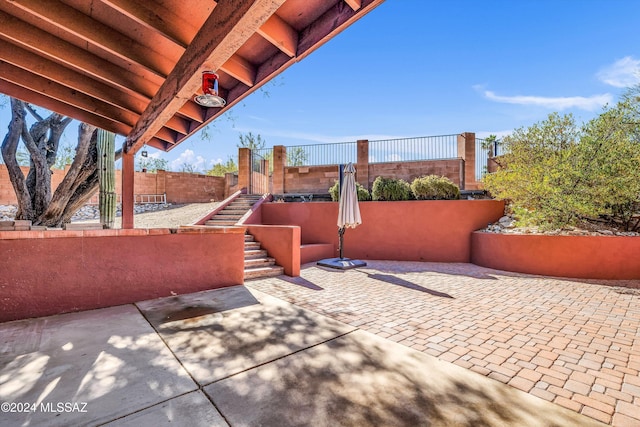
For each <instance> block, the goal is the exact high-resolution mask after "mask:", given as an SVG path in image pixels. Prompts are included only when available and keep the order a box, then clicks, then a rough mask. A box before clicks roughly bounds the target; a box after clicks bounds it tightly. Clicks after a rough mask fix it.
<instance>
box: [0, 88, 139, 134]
mask: <svg viewBox="0 0 640 427" xmlns="http://www.w3.org/2000/svg"><path fill="white" fill-rule="evenodd" d="M0 92H2V93H4V94H6V95H8V96H11V97H13V98H17V99H22V100H24V101H26V102H29V103H32V104H35V105H38V106H40V107H42V108H46V109H48V110H50V111H55V112H56V113H59V114H63V115H65V116H69V117H73V118H75V119H76V120H80V121H82V122H85V123H90V124H92V125H94V126H97V127H99V128H101V129H104V130H108V131H110V132H113V133H116V134H118V135H127V133H128V132H129V130H130V129H131V126H127V125H125V124H122V123H118V122H114V121H113V120H110V119H107V118H105V117H102V116H99V115H97V114H94V113H92V112H89V111H86V110H84V109H81V108H77V107H74V106H72V105H70V104H69V103H67V102H66V101H64V102H61V101H58V100H57V99H54V98H50V97H49V96H47V95H44V94H42V93H40V92H36V91H33V90H31V89H28V88H25V87H22V86H18V85H16V84H14V83H11V82H9V81H6V80H4V79H2V78H1V77H0Z"/></svg>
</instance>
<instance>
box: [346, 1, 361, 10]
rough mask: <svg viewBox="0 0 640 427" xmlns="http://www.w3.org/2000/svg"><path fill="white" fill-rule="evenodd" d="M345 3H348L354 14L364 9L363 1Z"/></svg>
mask: <svg viewBox="0 0 640 427" xmlns="http://www.w3.org/2000/svg"><path fill="white" fill-rule="evenodd" d="M344 2H345V3H347V4H348V5H349V7H350V8H351V9H353V11H354V12H357V11H358V9H360V8H361V7H362V1H361V0H344Z"/></svg>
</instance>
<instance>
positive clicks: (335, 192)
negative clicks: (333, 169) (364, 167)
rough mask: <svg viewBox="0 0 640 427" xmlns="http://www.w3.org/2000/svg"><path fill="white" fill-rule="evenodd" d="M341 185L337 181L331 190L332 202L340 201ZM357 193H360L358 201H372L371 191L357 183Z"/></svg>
mask: <svg viewBox="0 0 640 427" xmlns="http://www.w3.org/2000/svg"><path fill="white" fill-rule="evenodd" d="M339 187H340V183H339V182H338V181H336V182H335V183H334V184H333V185H332V186H331V188H329V194H330V195H331V200H333V201H334V202H337V201H338V200H339V199H340V194H339V191H340V189H339ZM356 191H357V192H358V201H360V202H365V201H367V200H371V194H369V190H367V189H366V188H364V187H363V186H362V185H361V184H360V183H359V182H356Z"/></svg>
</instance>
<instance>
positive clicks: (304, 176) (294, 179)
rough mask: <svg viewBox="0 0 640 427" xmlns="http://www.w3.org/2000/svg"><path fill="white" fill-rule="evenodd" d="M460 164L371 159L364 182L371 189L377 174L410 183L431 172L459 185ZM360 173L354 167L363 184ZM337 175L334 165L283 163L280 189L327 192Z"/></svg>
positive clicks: (285, 190) (442, 161)
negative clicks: (388, 161)
mask: <svg viewBox="0 0 640 427" xmlns="http://www.w3.org/2000/svg"><path fill="white" fill-rule="evenodd" d="M463 165H464V162H462V161H461V160H460V159H449V160H422V161H416V162H401V163H371V164H369V166H368V169H367V174H366V176H367V177H368V178H367V179H368V183H367V185H365V186H366V187H368V188H369V189H371V186H372V185H373V181H374V180H375V179H376V177H378V176H383V177H386V178H398V179H404V180H405V181H407V182H409V183H410V182H411V181H413V179H414V178H417V177H419V176H423V175H431V174H433V175H438V176H446V177H447V178H449V179H450V180H451V181H453V182H454V183H455V184H456V185H458V186H460V183H461V173H460V172H461V168H463V167H464V166H463ZM360 173H361V171H356V175H357V178H358V182H360V183H362V184H363V185H364V182H362V181H361V180H360V179H359V177H360ZM339 175H340V174H339V170H338V165H330V166H295V167H285V168H284V193H327V192H328V190H329V187H331V186H332V185H333V184H334V183H335V182H336V180H338V179H339ZM274 187H275V183H274Z"/></svg>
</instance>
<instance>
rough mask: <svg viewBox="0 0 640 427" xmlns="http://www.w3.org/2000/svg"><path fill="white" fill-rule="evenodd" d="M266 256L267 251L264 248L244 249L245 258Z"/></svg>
mask: <svg viewBox="0 0 640 427" xmlns="http://www.w3.org/2000/svg"><path fill="white" fill-rule="evenodd" d="M266 256H267V251H265V250H264V249H250V250H246V251H244V259H245V260H247V259H256V258H262V257H266Z"/></svg>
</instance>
